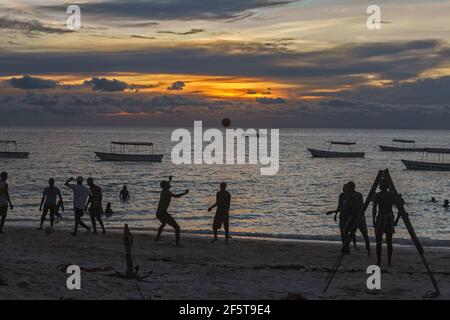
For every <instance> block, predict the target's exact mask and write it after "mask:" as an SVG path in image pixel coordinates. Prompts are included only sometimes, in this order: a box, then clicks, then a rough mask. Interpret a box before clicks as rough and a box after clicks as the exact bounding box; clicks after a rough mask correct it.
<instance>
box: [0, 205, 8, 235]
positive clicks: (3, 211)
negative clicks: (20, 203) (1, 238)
mask: <svg viewBox="0 0 450 320" xmlns="http://www.w3.org/2000/svg"><path fill="white" fill-rule="evenodd" d="M7 214H8V207H7V206H6V207H0V233H3V226H4V225H5V221H6V215H7Z"/></svg>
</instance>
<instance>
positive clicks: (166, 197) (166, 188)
mask: <svg viewBox="0 0 450 320" xmlns="http://www.w3.org/2000/svg"><path fill="white" fill-rule="evenodd" d="M170 182H172V177H169V181H165V180H164V181H161V183H160V186H161V189H162V191H161V194H160V198H159V203H158V209H157V210H156V218H158V220H159V221H160V222H161V225H160V226H159V229H158V234H157V235H156V239H155V241H156V242H157V241H159V237H160V236H161V233H162V232H163V230H164V227H165V226H166V224H168V225H169V226H171V227H172V228H174V229H175V240H176V245H177V246H179V245H180V226H179V225H178V223H177V222H176V221H175V219H174V218H173V217H172V215H170V214H169V213H168V212H167V209H168V208H169V206H170V201H171V200H172V198H180V197H182V196H184V195H186V194H188V193H189V189H186V191H185V192H183V193H179V194H174V193H172V192H171V191H170V187H171V185H170Z"/></svg>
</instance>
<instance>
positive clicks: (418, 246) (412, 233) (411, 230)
mask: <svg viewBox="0 0 450 320" xmlns="http://www.w3.org/2000/svg"><path fill="white" fill-rule="evenodd" d="M385 178H386V179H388V183H389V189H390V190H391V192H392V194H393V195H394V199H395V205H396V206H397V208H398V212H399V214H400V216H401V217H402V220H403V222H404V223H405V226H406V229H407V230H408V233H409V236H410V237H411V240H412V241H413V243H414V245H415V247H416V249H417V252H418V253H419V256H420V259H421V260H422V263H423V264H424V266H425V269H426V270H427V273H428V275H429V277H430V280H431V283H432V284H433V287H434V289H435V290H436V293H437V294H438V295H440V294H441V292H440V291H439V288H438V285H437V282H436V279H435V278H434V275H433V272H432V271H431V269H430V266H429V265H428V262H427V260H426V259H425V256H424V250H423V247H422V244H421V243H420V240H419V238H418V237H417V234H416V232H415V231H414V227H413V225H412V223H411V220H410V219H409V215H408V213H407V212H406V211H405V207H404V206H403V201H401V199H400V197H399V195H398V193H397V189H396V188H395V185H394V182H393V181H392V178H391V175H390V173H389V170H387V169H386V172H385Z"/></svg>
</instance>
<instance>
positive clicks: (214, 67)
mask: <svg viewBox="0 0 450 320" xmlns="http://www.w3.org/2000/svg"><path fill="white" fill-rule="evenodd" d="M71 4H73V3H70V2H65V1H54V0H46V1H41V0H0V44H1V46H0V124H1V125H33V126H34V125H58V126H60V125H61V126H64V125H89V126H91V125H92V126H115V125H118V126H187V125H192V122H193V121H194V120H203V121H204V122H205V123H206V125H209V126H217V125H219V123H220V120H221V119H223V118H225V117H227V118H230V119H231V121H232V123H233V124H234V125H236V126H245V127H258V128H283V127H323V128H335V127H336V128H419V129H450V46H449V43H450V23H449V18H448V17H449V16H450V1H433V0H427V1H421V0H413V1H411V0H409V1H406V0H405V1H404V0H390V1H381V0H377V1H373V0H372V1H365V0H355V1H353V0H342V1H328V0H299V1H297V0H214V1H211V0H147V1H144V0H140V1H139V0H134V1H132V0H82V1H77V3H76V4H77V5H78V6H79V8H80V11H81V28H80V29H79V30H71V29H69V28H68V27H67V25H66V20H67V18H68V16H67V13H66V10H67V7H68V6H69V5H71ZM373 4H376V5H378V6H379V8H380V9H381V24H380V25H381V29H379V30H371V29H369V28H368V27H367V23H366V22H367V19H368V17H369V16H370V14H368V13H367V8H368V6H369V5H373Z"/></svg>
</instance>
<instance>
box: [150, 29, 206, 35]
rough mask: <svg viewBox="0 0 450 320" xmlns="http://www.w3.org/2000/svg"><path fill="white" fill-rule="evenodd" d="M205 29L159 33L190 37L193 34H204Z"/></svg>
mask: <svg viewBox="0 0 450 320" xmlns="http://www.w3.org/2000/svg"><path fill="white" fill-rule="evenodd" d="M203 31H205V30H203V29H191V30H189V31H185V32H176V31H158V33H161V34H175V35H179V36H188V35H191V34H197V33H202V32H203Z"/></svg>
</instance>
